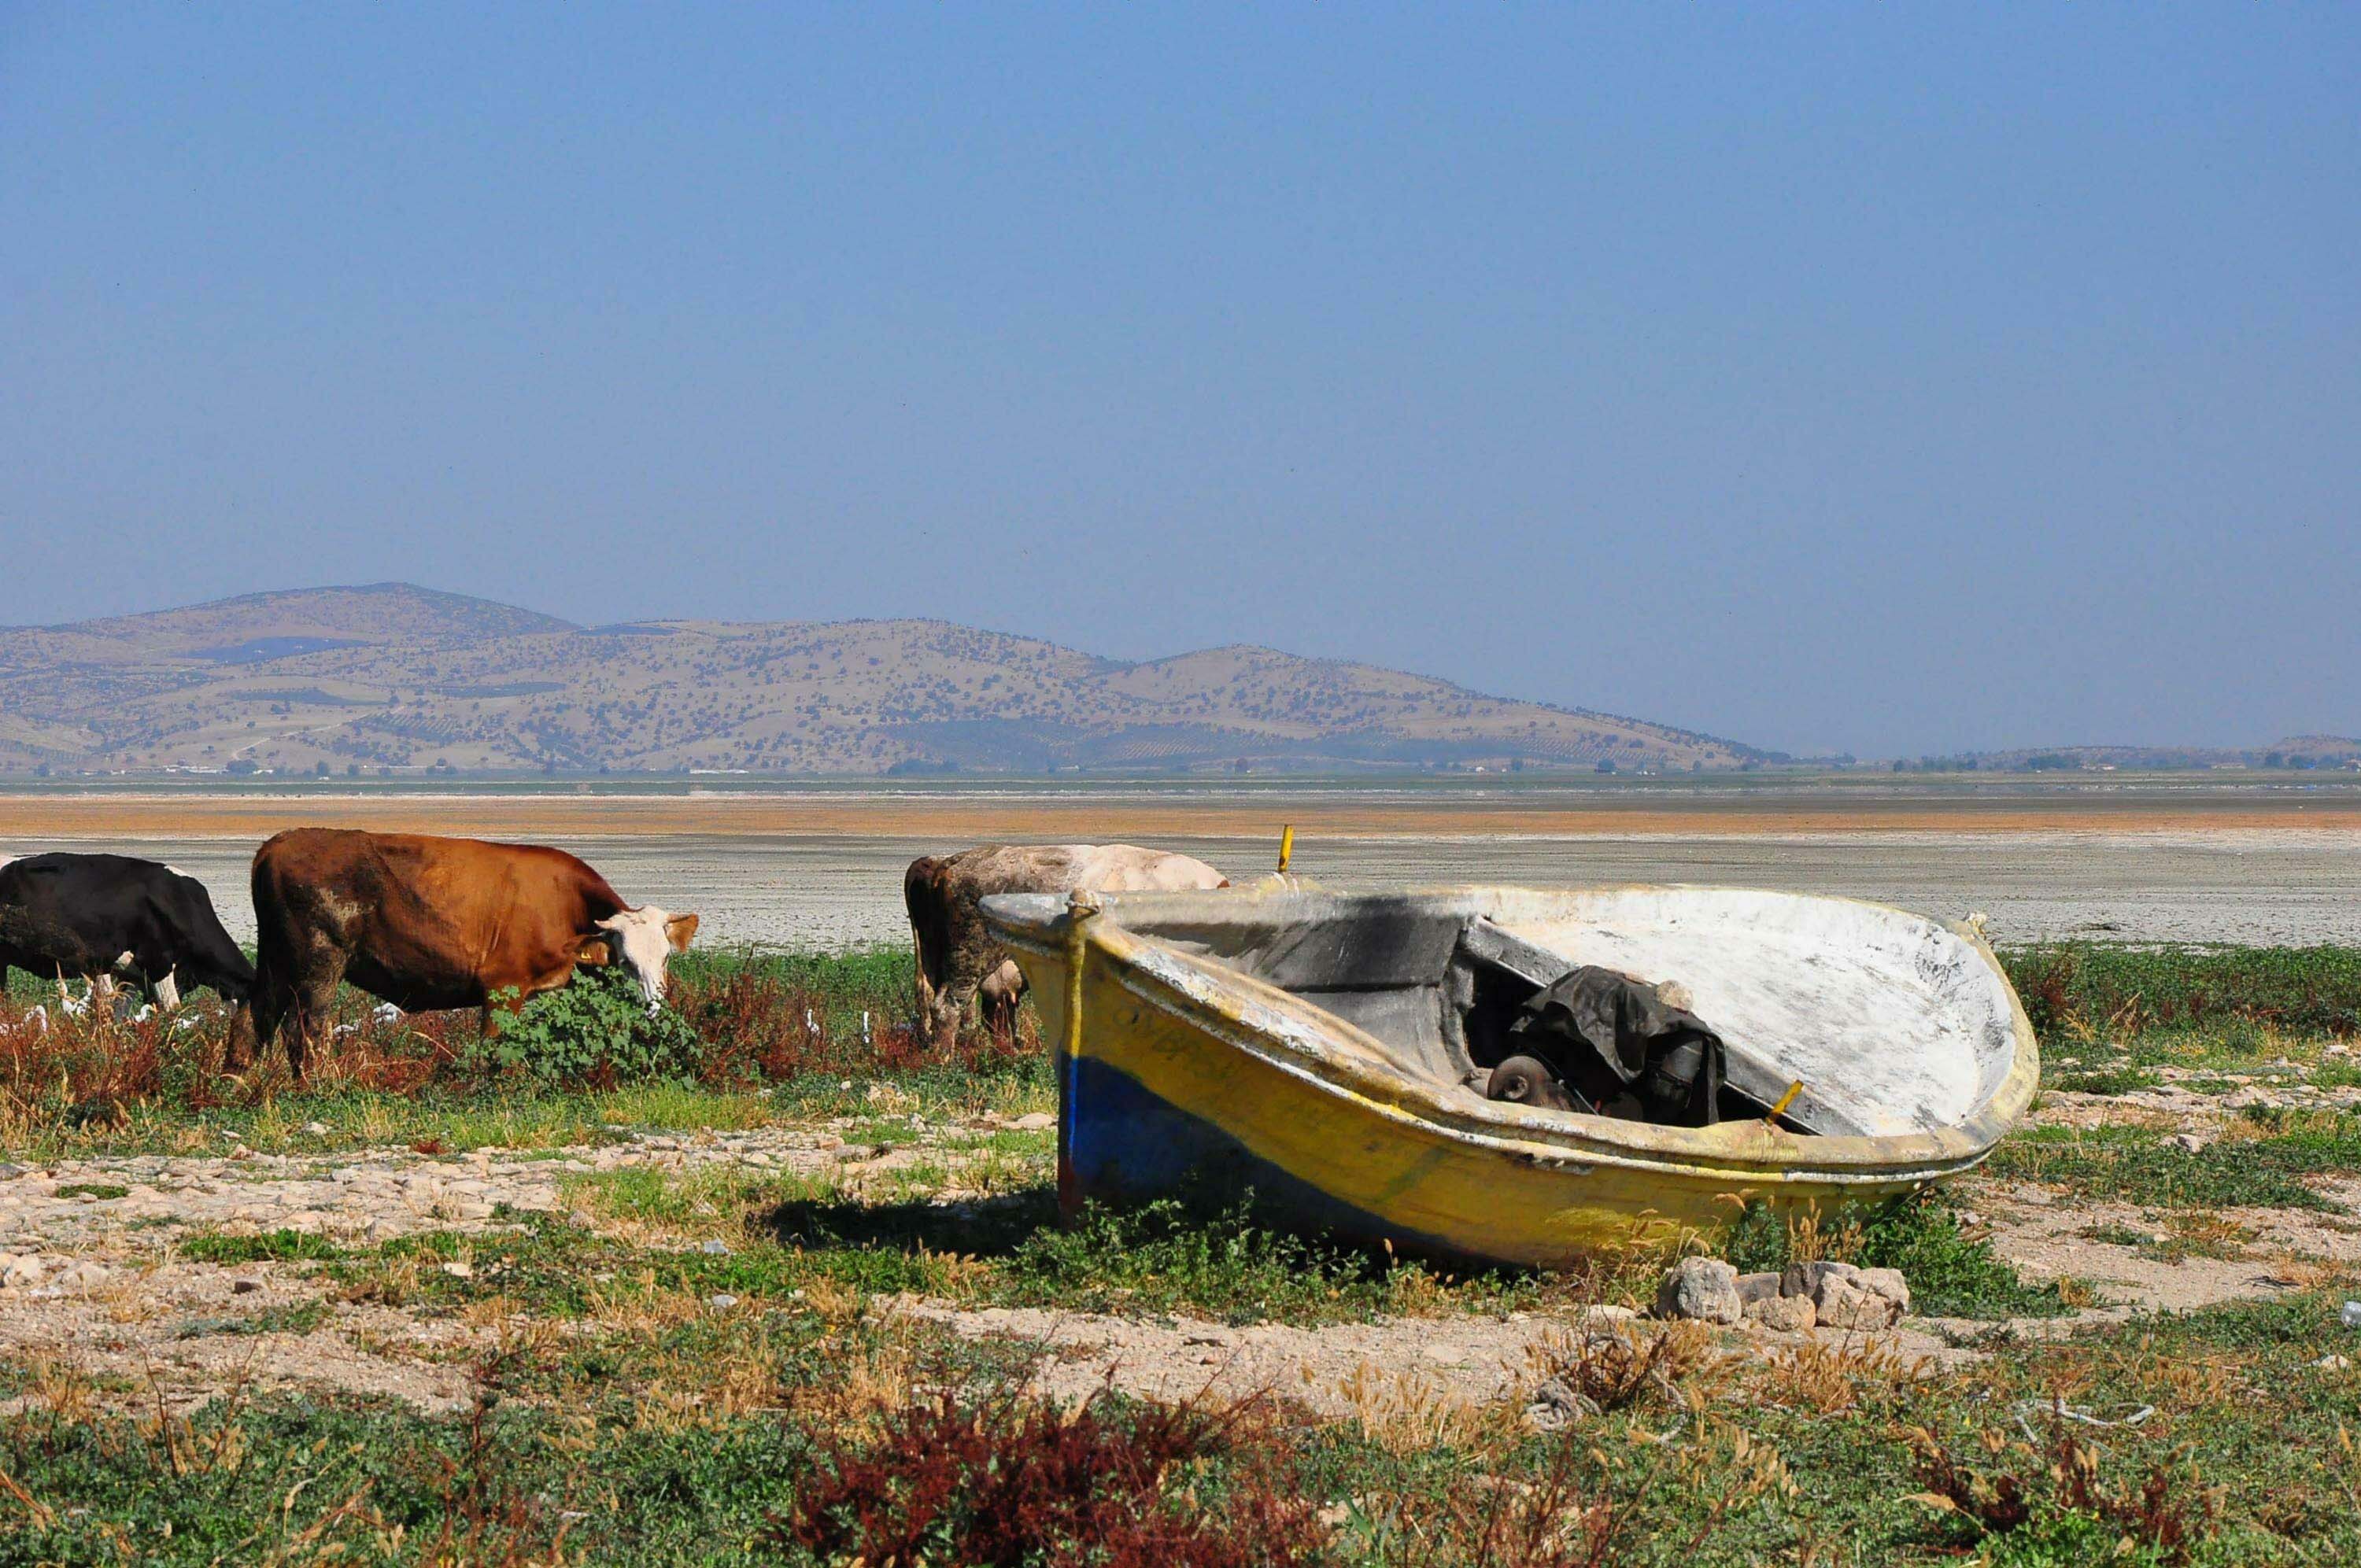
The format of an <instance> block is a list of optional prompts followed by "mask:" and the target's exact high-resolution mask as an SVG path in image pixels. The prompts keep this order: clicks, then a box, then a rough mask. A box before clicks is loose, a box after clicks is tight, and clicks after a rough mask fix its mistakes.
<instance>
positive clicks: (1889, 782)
mask: <svg viewBox="0 0 2361 1568" xmlns="http://www.w3.org/2000/svg"><path fill="white" fill-rule="evenodd" d="M1286 823H1292V824H1293V825H1294V826H1295V827H1296V828H1298V829H1299V831H1302V832H1306V833H1315V834H1324V835H1328V836H1331V837H1356V838H1396V837H1398V838H1417V839H1432V838H1437V837H1525V836H1556V837H1565V836H1579V837H1592V836H1613V837H1620V836H1642V837H1644V836H1654V835H1697V834H1708V835H1730V836H1738V837H1748V838H1752V837H1762V836H1778V835H1803V836H1819V835H1832V834H1853V833H1889V832H1916V833H1926V832H1948V833H1982V834H2020V833H2040V832H2091V833H2105V834H2121V833H2144V832H2174V831H2180V832H2198V833H2206V832H2217V831H2227V830H2274V829H2276V830H2288V829H2301V830H2312V831H2332V832H2350V831H2355V830H2361V779H2356V778H2352V777H2351V776H2349V775H2346V776H2337V775H2328V776H2324V777H2321V778H2318V779H2306V780H2301V781H2299V780H2298V779H2295V778H2289V779H2285V780H2279V779H2274V780H2268V781H2259V780H2254V779H2252V778H2241V779H2239V780H2237V781H2235V782H2229V781H2224V780H2222V779H2221V778H2220V777H2219V775H2207V774H2179V775H2136V776H2132V777H2125V776H2124V775H2119V774H2109V775H2104V776H2103V777H2102V778H2097V779H2094V778H2093V777H2092V775H2089V774H2080V775H2076V776H2075V777H2074V778H2073V779H2072V780H2071V781H2063V780H2061V781H2058V782H2055V783H2052V782H2048V781H2034V780H2029V779H2025V778H2021V777H2011V778H2006V779H2001V778H1994V779H1992V780H1989V781H1974V782H1965V781H1956V780H1945V781H1941V782H1938V783H1930V782H1928V781H1927V780H1925V779H1923V778H1910V777H1907V776H1901V777H1894V778H1891V779H1888V778H1886V777H1883V776H1881V775H1862V774H1842V775H1822V776H1820V777H1818V778H1813V779H1804V780H1786V779H1769V778H1763V777H1761V776H1760V775H1755V776H1752V777H1750V778H1749V779H1747V780H1746V781H1745V782H1743V783H1737V782H1732V781H1714V780H1694V781H1693V780H1686V779H1677V780H1676V779H1647V780H1632V781H1629V782H1623V783H1617V782H1611V781H1608V780H1601V781H1599V782H1598V784H1568V783H1566V782H1564V781H1549V782H1546V783H1544V782H1540V781H1523V780H1511V779H1509V778H1506V777H1503V778H1499V779H1494V780H1458V779H1455V780H1451V781H1433V782H1430V781H1426V780H1419V779H1404V780H1390V781H1383V782H1380V781H1376V780H1371V781H1366V782H1356V781H1350V780H1334V779H1300V780H1293V779H1290V780H1276V779H1274V780H1259V779H1242V780H1237V781H1234V782H1233V781H1220V782H1216V781H1208V780H1187V781H1181V780H1174V781H1169V782H1167V781H1154V780H1123V781H1073V782H1064V781H1055V780H1043V779H1008V780H1005V781H992V782H987V781H984V780H981V779H974V780H966V781H961V782H959V783H956V784H953V783H950V782H947V781H942V782H938V781H928V782H926V783H923V784H920V783H914V782H910V781H902V780H882V779H881V780H861V781H853V780H833V781H818V780H813V781H806V782H797V783H794V784H785V783H780V784H772V783H770V782H768V781H765V782H764V783H763V784H752V785H750V784H740V783H736V782H731V783H719V784H704V783H702V782H699V781H697V780H667V781H657V780H648V781H631V782H630V783H624V782H621V781H614V782H608V783H602V784H600V785H598V787H597V788H596V789H595V790H594V789H591V788H588V786H577V785H576V784H571V783H558V784H543V785H539V786H527V785H523V784H509V785H491V786H488V787H478V788H465V787H462V788H457V789H454V788H450V787H448V786H445V787H442V788H438V789H417V788H414V787H402V786H401V785H387V786H384V787H363V788H360V789H354V788H351V787H349V786H348V785H346V784H345V783H344V782H343V781H337V782H336V783H335V784H323V785H321V786H319V787H316V788H307V787H298V788H290V787H287V786H286V785H284V784H276V783H274V784H271V785H268V786H234V785H210V786H209V785H201V784H199V785H179V786H174V785H161V786H159V785H157V784H152V783H148V782H146V781H142V782H140V783H139V784H132V783H129V782H128V781H126V784H122V785H104V784H101V785H97V786H92V785H89V784H49V785H47V786H35V787H32V788H14V787H8V786H0V852H7V851H8V850H19V851H21V850H22V849H23V848H24V847H25V845H26V843H27V841H33V842H38V841H39V840H42V839H60V840H71V839H143V838H154V839H257V838H261V837H265V836H267V835H269V834H270V833H273V832H277V831H279V830H280V829H282V828H293V827H303V826H350V827H365V828H378V829H379V830H383V831H390V832H431V833H457V834H484V835H492V836H500V835H520V834H529V833H536V832H544V833H553V834H577V835H592V836H601V837H607V836H612V837H664V836H670V835H710V836H717V837H734V836H746V837H772V836H774V837H806V836H820V835H838V836H846V837H853V838H888V837H903V836H909V835H913V834H917V835H923V836H928V837H940V838H942V839H947V840H963V841H970V842H974V841H982V840H985V839H1059V838H1066V839H1117V838H1139V839H1153V838H1157V837H1159V836H1163V837H1192V838H1193V837H1205V836H1256V835H1263V834H1270V835H1275V834H1276V833H1277V832H1278V831H1279V828H1280V826H1282V825H1283V824H1286Z"/></svg>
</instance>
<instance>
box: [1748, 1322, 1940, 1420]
mask: <svg viewBox="0 0 2361 1568" xmlns="http://www.w3.org/2000/svg"><path fill="white" fill-rule="evenodd" d="M1926 1373H1927V1362H1926V1361H1924V1360H1923V1359H1919V1360H1905V1359H1904V1358H1903V1357H1902V1356H1901V1355H1900V1354H1897V1353H1896V1352H1895V1351H1894V1350H1893V1349H1892V1348H1891V1347H1890V1346H1888V1345H1887V1344H1885V1343H1883V1342H1881V1341H1878V1340H1875V1339H1868V1338H1863V1339H1859V1340H1855V1339H1850V1338H1848V1339H1846V1340H1843V1341H1840V1342H1838V1343H1833V1344H1831V1343H1823V1342H1821V1341H1817V1340H1807V1341H1805V1342H1803V1343H1798V1344H1794V1345H1788V1346H1784V1347H1782V1348H1781V1349H1779V1350H1777V1351H1774V1352H1773V1353H1772V1354H1770V1355H1769V1356H1767V1357H1765V1358H1764V1359H1763V1362H1762V1363H1761V1364H1760V1365H1758V1366H1757V1367H1755V1368H1754V1369H1753V1371H1752V1375H1751V1376H1748V1377H1747V1379H1746V1389H1747V1395H1748V1398H1750V1399H1752V1400H1755V1401H1758V1402H1760V1403H1763V1404H1765V1405H1782V1406H1785V1407H1787V1408H1789V1409H1808V1410H1814V1411H1817V1413H1819V1414H1821V1415H1824V1416H1833V1415H1837V1414H1839V1413H1841V1412H1843V1411H1846V1410H1850V1409H1854V1408H1855V1407H1857V1406H1859V1405H1861V1404H1862V1403H1864V1402H1866V1401H1867V1400H1869V1399H1871V1398H1885V1397H1890V1396H1891V1395H1892V1394H1893V1393H1894V1391H1895V1390H1896V1389H1897V1388H1899V1387H1901V1386H1903V1385H1905V1384H1907V1383H1911V1382H1915V1381H1916V1380H1917V1379H1918V1378H1920V1377H1923V1376H1926Z"/></svg>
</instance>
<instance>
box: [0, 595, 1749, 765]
mask: <svg viewBox="0 0 2361 1568" xmlns="http://www.w3.org/2000/svg"><path fill="white" fill-rule="evenodd" d="M1760 755H1761V753H1759V752H1756V751H1754V750H1753V749H1752V748H1750V747H1746V746H1744V745H1741V744H1738V743H1736V742H1732V741H1728V740H1720V739H1718V738H1716V737H1713V736H1708V735H1703V734H1699V733H1697V732H1695V731H1691V730H1686V729H1676V728H1675V727H1672V726H1669V725H1662V724H1655V723H1652V722H1649V721H1647V720H1642V719H1635V718H1623V717H1620V716H1618V715H1612V714H1605V713H1598V712H1595V711H1592V710H1589V709H1584V708H1576V707H1559V706H1554V705H1551V704H1544V703H1534V702H1524V701H1518V700H1514V699H1509V698H1502V697H1494V696H1486V695H1485V694H1483V693H1480V692H1477V691H1473V690H1471V689H1469V688H1466V687H1464V686H1460V685H1456V684H1455V683H1452V682H1449V681H1444V680H1442V679H1439V678H1437V677H1433V676H1429V675H1421V674H1414V673H1411V672H1407V671H1400V670H1389V669H1385V668H1382V667H1380V666H1377V665H1371V664H1363V663H1355V662H1352V661H1349V660H1333V659H1317V658H1311V657H1307V656H1303V655H1300V654H1293V653H1289V652H1285V651H1283V650H1279V649H1274V648H1269V647H1266V646H1263V645H1260V644H1255V643H1230V644H1224V645H1223V646H1220V647H1215V648H1204V649H1192V650H1188V651H1185V652H1179V653H1174V654H1169V655H1166V656H1164V657H1161V658H1158V659H1151V660H1142V661H1123V660H1116V659H1109V658H1106V657H1104V656H1102V655H1099V654H1094V653H1090V652H1084V651H1082V650H1078V649H1072V648H1068V647H1065V646H1063V645H1061V644H1058V643H1054V642H1050V641H1046V640H1044V639H1040V638H1033V637H1027V636H1023V635H1020V634H1016V633H1010V632H999V631H991V630H983V629H979V628H975V627H969V626H962V625H961V624H959V623H957V622H954V621H948V620H931V619H909V620H847V621H711V620H640V621H630V622H621V623H617V624H613V625H608V626H598V627H586V626H581V625H577V624H576V623H574V622H572V621H568V620H562V619H560V618H558V617H555V616H550V615H544V614H542V613H541V612H539V611H534V610H528V609H520V608H518V607H516V606H512V605H506V604H502V603H500V602H499V601H497V600H491V599H484V598H475V597H473V596H470V595H465V594H453V593H448V592H445V591H443V590H439V589H431V588H422V587H416V586H414V585H411V584H403V583H377V584H367V585H357V586H349V587H322V588H310V589H290V590H280V591H277V592H269V593H260V594H244V595H238V596H236V597H235V598H227V599H219V600H213V601H210V602H208V603H205V604H200V605H189V606H182V607H178V608H175V609H165V610H157V611H150V612H147V613H145V614H139V615H130V616H115V617H107V618H103V619H98V620H82V621H75V622H68V623H64V624H60V625H53V626H32V627H9V628H0V770H5V771H16V772H22V771H25V770H27V769H38V768H40V767H44V766H46V767H48V768H49V769H51V770H52V771H56V770H59V769H64V770H67V771H82V772H89V771H101V772H148V771H159V772H160V771H195V772H210V771H222V772H242V773H250V772H255V771H260V770H278V771H282V772H300V773H317V772H320V771H322V770H325V771H327V772H329V773H371V772H379V771H383V772H388V773H393V772H414V771H420V770H435V771H441V770H444V769H452V770H497V771H529V770H536V769H537V770H542V771H560V770H563V771H567V772H575V771H596V770H599V769H610V770H611V769H626V770H642V771H649V772H693V771H700V770H727V771H741V770H742V771H746V772H750V773H854V774H859V773H888V772H912V771H943V772H948V771H952V770H967V771H983V772H1015V773H1039V772H1045V771H1051V770H1065V769H1082V770H1111V771H1113V770H1120V771H1159V770H1162V771H1170V770H1178V771H1183V772H1207V771H1214V770H1219V769H1235V768H1236V767H1238V766H1240V765H1242V764H1243V765H1246V766H1249V767H1266V768H1281V769H1290V770H1298V771H1324V770H1341V771H1363V770H1367V769H1371V768H1403V767H1411V768H1417V767H1434V766H1453V767H1461V766H1501V767H1516V766H1542V767H1578V768H1600V767H1609V768H1617V769H1624V770H1681V771H1689V770H1693V769H1694V770H1705V769H1720V768H1733V767H1741V766H1744V765H1747V764H1748V763H1750V762H1754V761H1756V760H1757V759H1758V758H1759V757H1760Z"/></svg>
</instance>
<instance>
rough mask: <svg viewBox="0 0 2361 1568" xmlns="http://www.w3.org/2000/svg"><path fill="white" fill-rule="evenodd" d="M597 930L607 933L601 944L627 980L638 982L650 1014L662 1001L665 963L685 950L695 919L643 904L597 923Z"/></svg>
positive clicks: (693, 933) (695, 930)
mask: <svg viewBox="0 0 2361 1568" xmlns="http://www.w3.org/2000/svg"><path fill="white" fill-rule="evenodd" d="M598 929H599V930H601V931H604V932H606V933H607V936H606V938H604V941H603V943H602V944H601V945H603V946H604V947H606V948H607V949H608V951H609V957H610V958H611V959H613V960H614V961H615V962H618V963H620V964H621V965H622V966H623V967H624V968H625V969H627V970H631V978H632V979H634V980H636V981H639V982H640V993H641V994H642V995H643V996H645V997H646V998H647V999H648V1011H649V1012H651V1013H653V1012H654V1011H655V1009H656V1005H657V1003H661V1002H662V1001H664V963H665V960H667V959H670V958H671V957H672V956H673V954H675V953H685V952H686V951H688V941H689V938H692V937H694V936H696V935H697V916H694V915H674V914H670V913H668V912H667V911H664V910H662V909H658V908H657V907H656V906H655V905H653V904H646V905H641V906H640V907H639V908H637V909H626V910H623V911H621V912H620V913H619V914H615V915H610V916H608V917H607V918H606V919H604V920H601V921H599V922H598Z"/></svg>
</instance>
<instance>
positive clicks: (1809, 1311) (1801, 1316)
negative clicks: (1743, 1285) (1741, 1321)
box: [1746, 1296, 1820, 1334]
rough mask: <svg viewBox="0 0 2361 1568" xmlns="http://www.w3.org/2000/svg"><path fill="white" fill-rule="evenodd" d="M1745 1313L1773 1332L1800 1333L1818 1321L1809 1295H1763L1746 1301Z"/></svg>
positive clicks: (1816, 1311) (1818, 1317) (1816, 1312)
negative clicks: (1760, 1297) (1757, 1298)
mask: <svg viewBox="0 0 2361 1568" xmlns="http://www.w3.org/2000/svg"><path fill="white" fill-rule="evenodd" d="M1746 1315H1747V1317H1749V1318H1750V1319H1752V1321H1755V1322H1758V1323H1761V1324H1762V1325H1763V1327H1764V1328H1766V1329H1769V1330H1771V1331H1772V1332H1773V1333H1783V1334H1792V1333H1800V1332H1802V1331H1804V1330H1806V1329H1808V1328H1810V1327H1811V1326H1812V1325H1813V1324H1814V1323H1817V1322H1818V1321H1820V1315H1819V1312H1818V1310H1817V1309H1816V1308H1815V1307H1813V1305H1812V1299H1811V1298H1810V1297H1809V1296H1765V1297H1763V1298H1762V1299H1759V1300H1753V1301H1749V1302H1748V1303H1746Z"/></svg>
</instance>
